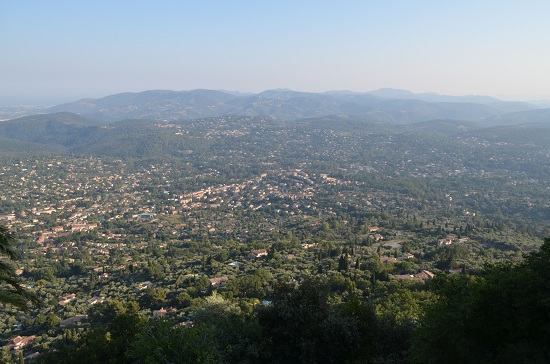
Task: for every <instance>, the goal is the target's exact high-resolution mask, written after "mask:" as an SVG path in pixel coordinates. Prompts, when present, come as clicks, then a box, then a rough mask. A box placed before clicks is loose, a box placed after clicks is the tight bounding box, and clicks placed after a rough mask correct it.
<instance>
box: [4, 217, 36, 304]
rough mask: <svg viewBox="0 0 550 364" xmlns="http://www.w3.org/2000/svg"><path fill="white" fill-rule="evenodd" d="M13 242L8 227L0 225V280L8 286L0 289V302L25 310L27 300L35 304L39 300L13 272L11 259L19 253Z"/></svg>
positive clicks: (15, 257) (14, 258)
mask: <svg viewBox="0 0 550 364" xmlns="http://www.w3.org/2000/svg"><path fill="white" fill-rule="evenodd" d="M14 243H15V238H14V237H13V235H12V234H11V233H10V232H9V230H8V228H6V227H5V226H3V225H0V258H4V259H0V282H2V283H5V284H6V285H8V286H9V288H3V289H0V302H1V303H6V304H10V305H14V306H15V307H17V308H19V309H21V310H27V309H28V308H29V306H28V303H29V302H30V303H32V304H33V305H35V306H36V305H38V304H39V301H38V298H37V297H36V295H35V294H33V293H32V292H29V291H28V290H27V289H25V287H23V286H22V284H21V282H20V281H19V279H18V278H17V275H16V274H15V266H14V264H13V263H12V262H11V261H15V260H16V259H17V258H18V256H19V255H18V253H17V251H16V249H15V246H14ZM10 260H11V261H10Z"/></svg>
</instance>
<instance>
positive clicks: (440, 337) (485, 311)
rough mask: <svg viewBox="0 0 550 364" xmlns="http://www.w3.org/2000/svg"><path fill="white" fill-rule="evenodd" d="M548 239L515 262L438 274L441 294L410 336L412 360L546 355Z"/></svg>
mask: <svg viewBox="0 0 550 364" xmlns="http://www.w3.org/2000/svg"><path fill="white" fill-rule="evenodd" d="M549 264H550V240H549V239H546V241H545V243H544V244H543V246H542V247H541V249H540V251H539V252H537V253H533V254H532V255H531V256H529V257H528V258H527V259H526V261H525V262H524V263H522V264H519V265H510V264H503V265H498V266H494V267H490V268H487V269H486V270H485V271H484V272H483V274H482V275H481V276H479V277H475V276H468V275H451V276H441V277H438V278H436V279H435V280H434V281H433V288H434V290H435V292H436V293H437V294H438V295H439V296H440V299H439V300H438V301H437V302H436V303H434V304H433V305H432V306H431V308H430V309H429V310H428V312H427V314H426V316H425V318H424V319H423V320H422V322H421V325H419V326H418V328H417V329H416V331H415V334H414V336H413V340H412V348H411V358H412V360H413V362H416V363H441V362H457V363H458V362H469V363H480V362H483V363H502V362H506V363H512V362H515V363H520V362H521V363H527V362H529V363H543V362H548V360H549V359H550V341H549V338H550V326H549V325H548V323H549V322H550V280H549V279H548V278H550V277H549V273H548V266H549Z"/></svg>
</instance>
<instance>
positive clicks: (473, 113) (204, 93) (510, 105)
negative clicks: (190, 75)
mask: <svg viewBox="0 0 550 364" xmlns="http://www.w3.org/2000/svg"><path fill="white" fill-rule="evenodd" d="M533 109H536V107H535V106H533V105H530V104H527V103H521V102H506V101H500V100H498V99H495V98H491V97H487V96H445V95H439V94H436V93H423V94H414V93H412V92H410V91H406V90H394V89H380V90H376V91H371V92H365V93H358V92H351V91H329V92H323V93H312V92H298V91H292V90H288V89H276V90H267V91H263V92H261V93H257V94H240V93H237V92H224V91H216V90H204V89H197V90H191V91H169V90H150V91H143V92H138V93H121V94H116V95H110V96H106V97H102V98H99V99H83V100H79V101H76V102H71V103H68V104H63V105H57V106H54V107H51V108H49V109H48V110H47V112H64V111H65V112H72V113H75V114H78V115H81V116H85V117H89V118H93V119H97V120H102V121H105V122H113V121H118V120H123V119H157V120H179V119H196V118H204V117H214V116H220V115H243V116H269V117H273V118H277V119H280V120H298V119H304V118H312V117H322V116H328V115H339V114H346V115H351V116H354V117H362V118H368V119H370V120H373V121H386V122H390V123H396V124H410V123H417V122H423V121H429V120H433V119H457V120H466V121H475V122H477V121H482V120H484V119H486V118H490V117H493V116H496V115H500V114H506V113H510V112H520V111H526V110H533Z"/></svg>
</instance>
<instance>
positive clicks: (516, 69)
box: [0, 0, 550, 105]
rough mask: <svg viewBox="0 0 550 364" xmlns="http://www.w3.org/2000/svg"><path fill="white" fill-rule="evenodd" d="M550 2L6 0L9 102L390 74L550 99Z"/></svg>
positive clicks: (5, 98)
mask: <svg viewBox="0 0 550 364" xmlns="http://www.w3.org/2000/svg"><path fill="white" fill-rule="evenodd" d="M549 19H550V1H548V0H540V1H529V0H522V1H519V0H517V1H516V0H514V1H509V0H498V1H493V0H454V1H451V0H448V1H447V0H434V1H431V0H417V1H412V0H387V1H386V0H370V1H369V0H362V1H351V0H344V1H338V2H337V1H335V0H333V1H322V0H315V1H309V0H292V1H285V0H277V1H270V0H250V1H239V0H219V1H209V0H189V1H183V0H182V1H162V0H155V1H152V0H151V1H138V0H132V1H121V0H109V1H101V0H93V1H78V0H70V1H60V0H50V1H44V0H40V1H25V0H0V50H1V55H0V104H4V105H6V104H13V103H61V102H66V101H74V100H77V99H81V98H85V97H102V96H106V95H109V94H113V93H119V92H125V91H132V92H137V91H144V90H149V89H170V90H190V89H195V88H207V89H226V90H239V91H243V92H258V91H263V90H266V89H271V88H290V89H293V90H297V91H314V92H318V91H328V90H344V89H345V90H352V91H369V90H374V89H378V88H382V87H392V88H403V89H408V90H411V91H413V92H431V91H433V92H438V93H442V94H450V95H466V94H483V95H490V96H496V97H500V98H503V99H522V100H526V99H542V98H548V99H550V20H549Z"/></svg>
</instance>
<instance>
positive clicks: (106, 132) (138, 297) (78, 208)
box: [0, 113, 550, 363]
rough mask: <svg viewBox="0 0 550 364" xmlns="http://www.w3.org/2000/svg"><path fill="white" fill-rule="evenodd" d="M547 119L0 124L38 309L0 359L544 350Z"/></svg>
mask: <svg viewBox="0 0 550 364" xmlns="http://www.w3.org/2000/svg"><path fill="white" fill-rule="evenodd" d="M518 130H521V132H518ZM549 132H550V129H549V128H547V127H546V125H544V124H541V123H537V124H532V125H527V124H526V125H523V126H521V127H519V126H511V127H510V126H506V127H499V128H490V129H479V128H478V127H477V126H472V124H469V123H464V122H451V121H449V120H439V121H432V122H430V123H424V124H415V125H410V126H406V127H404V126H401V127H396V125H395V124H388V123H385V122H380V121H369V120H364V119H360V118H353V117H348V116H338V117H322V118H312V119H305V120H298V121H292V122H288V121H281V120H276V119H272V118H269V117H242V116H223V117H215V118H207V119H196V120H177V121H171V122H167V121H148V120H126V121H119V122H114V123H110V124H108V125H101V123H97V122H94V121H92V120H89V119H83V118H80V117H74V116H72V115H71V114H67V113H62V114H52V115H42V116H36V117H32V118H30V119H19V120H17V121H9V122H4V123H1V124H0V135H2V136H3V137H4V138H5V139H4V140H6V141H7V142H6V143H5V144H3V147H2V155H3V158H2V161H1V163H0V168H1V169H0V175H1V176H2V177H1V179H0V186H1V188H2V190H3V191H4V194H3V198H2V199H1V200H0V220H1V221H2V222H3V223H4V224H6V225H8V226H9V228H10V230H11V231H12V232H13V233H14V235H16V236H17V237H18V238H19V242H20V246H21V250H22V253H23V254H22V256H21V258H20V260H18V261H17V264H18V267H17V268H19V269H18V274H19V275H20V276H21V279H24V280H25V281H26V282H27V283H28V289H32V290H33V291H34V292H36V294H37V295H38V296H39V297H40V300H41V302H42V303H43V305H42V307H38V308H36V309H33V310H31V311H29V312H20V311H17V310H15V309H14V308H13V307H12V306H4V308H3V309H4V312H5V313H6V314H5V315H3V316H2V319H1V321H0V335H1V338H2V339H3V340H4V341H5V344H6V345H5V347H4V348H5V349H4V351H3V353H2V360H4V361H8V362H9V361H16V360H20V359H21V360H29V361H30V360H39V361H43V362H52V363H62V362H67V363H69V362H76V361H80V362H89V363H95V362H113V363H117V362H118V363H120V362H144V363H146V362H147V363H157V362H182V363H187V362H195V363H196V362H201V363H219V362H227V363H232V362H244V363H246V362H249V363H255V362H273V363H275V362H279V363H280V362H284V363H286V362H289V363H292V362H303V363H317V362H329V363H330V362H332V363H346V362H348V363H355V362H374V363H406V362H413V363H416V362H418V363H425V362H434V363H435V362H438V363H439V362H445V361H446V362H451V363H452V362H541V363H543V362H547V361H548V360H549V357H548V355H549V353H548V349H547V348H548V347H550V346H549V345H548V342H547V338H548V337H550V336H549V335H548V328H549V322H550V318H549V317H548V312H550V310H549V307H548V302H549V300H548V299H549V297H548V292H550V290H549V289H548V288H549V287H548V282H549V280H548V278H549V277H548V274H547V273H546V271H545V264H548V259H549V249H550V248H549V245H550V242H548V241H547V242H546V243H545V244H544V245H543V244H542V242H543V240H544V237H548V236H550V216H549V211H550V209H549V204H548V201H550V198H549V197H550V184H549V183H550V182H549V181H550V175H549V173H550V170H549V169H548V160H549V159H548V158H549V156H550V151H549V149H548V143H547V142H548V136H549V135H550V134H549ZM8 138H9V139H8ZM8 142H9V143H8ZM19 143H24V144H19ZM21 145H24V148H23V147H21ZM14 146H18V147H17V148H14ZM22 149H24V150H22ZM541 245H542V247H541ZM17 336H21V337H24V338H31V339H32V340H31V339H29V342H28V343H27V344H26V345H25V346H21V347H20V348H15V345H16V342H15V341H13V340H14V338H16V337H17ZM24 357H27V359H24Z"/></svg>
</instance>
